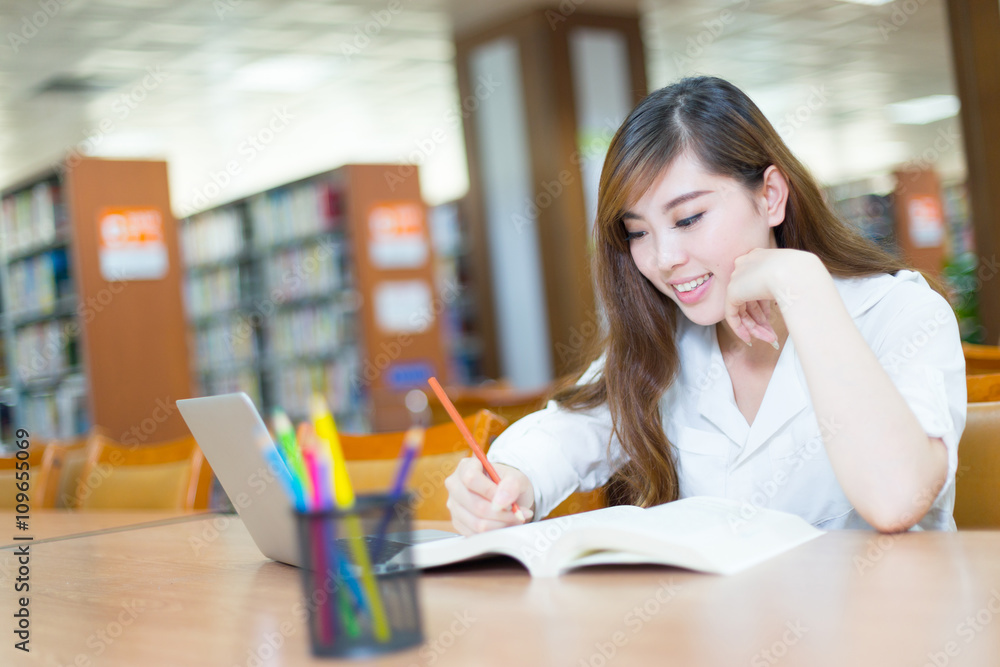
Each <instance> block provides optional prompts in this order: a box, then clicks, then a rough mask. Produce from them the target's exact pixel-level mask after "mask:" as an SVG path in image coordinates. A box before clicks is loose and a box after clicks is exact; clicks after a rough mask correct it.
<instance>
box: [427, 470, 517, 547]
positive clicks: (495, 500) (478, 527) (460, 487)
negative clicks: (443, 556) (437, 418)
mask: <svg viewBox="0 0 1000 667" xmlns="http://www.w3.org/2000/svg"><path fill="white" fill-rule="evenodd" d="M493 467H494V469H495V470H496V472H497V474H498V475H499V476H500V483H499V484H497V483H496V482H494V481H493V480H492V479H490V478H489V476H488V475H487V474H486V472H485V471H484V470H483V464H482V463H480V462H479V459H477V458H476V457H474V456H472V457H469V458H467V459H462V461H460V462H459V464H458V467H457V468H455V472H453V473H452V474H451V475H450V476H449V477H448V478H447V479H446V480H445V481H444V485H445V488H447V489H448V511H449V512H451V522H452V524H454V526H455V529H456V530H457V531H458V532H460V533H462V534H463V535H471V534H473V533H482V532H485V531H487V530H495V529H497V528H506V527H507V526H516V525H519V524H521V523H524V521H530V520H531V517H532V510H533V508H534V505H535V490H534V487H533V486H532V485H531V480H529V479H528V477H527V475H525V474H524V473H522V472H521V471H520V470H518V469H517V468H511V467H510V466H505V465H503V464H501V463H495V464H493ZM515 503H516V504H517V506H519V507H520V509H521V513H522V514H523V515H524V521H522V520H521V519H519V518H518V517H517V516H516V515H515V514H514V512H513V510H512V508H511V505H513V504H515Z"/></svg>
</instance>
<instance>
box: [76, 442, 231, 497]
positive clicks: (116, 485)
mask: <svg viewBox="0 0 1000 667" xmlns="http://www.w3.org/2000/svg"><path fill="white" fill-rule="evenodd" d="M211 484H212V470H211V468H210V467H209V465H208V462H207V461H205V455H204V454H202V452H201V449H200V448H199V447H198V444H197V443H196V442H195V440H194V438H192V437H190V436H189V437H184V438H179V439H177V440H173V441H170V442H166V443H160V444H152V445H122V444H120V443H118V442H115V441H114V440H111V439H110V438H108V437H106V436H104V435H101V434H95V435H93V436H91V438H90V442H89V443H88V445H87V459H86V461H85V462H84V464H83V469H82V470H81V472H80V479H79V483H78V485H77V491H76V502H77V506H78V507H80V508H81V509H98V508H100V509H109V508H114V509H204V508H207V507H208V499H209V492H210V490H211Z"/></svg>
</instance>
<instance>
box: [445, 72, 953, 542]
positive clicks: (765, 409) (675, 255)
mask: <svg viewBox="0 0 1000 667" xmlns="http://www.w3.org/2000/svg"><path fill="white" fill-rule="evenodd" d="M594 233H595V236H596V239H595V241H596V250H595V262H594V264H595V272H596V279H597V288H598V292H599V295H600V298H601V301H602V303H603V305H604V309H605V312H606V315H607V322H608V327H607V328H608V330H607V334H606V336H605V340H603V341H601V344H600V346H599V349H598V351H597V352H596V353H595V356H596V357H597V359H596V361H594V362H593V363H592V364H590V365H589V367H588V368H586V369H585V370H584V371H583V372H582V373H581V374H580V376H579V377H577V378H576V380H575V382H574V383H573V384H570V385H568V386H566V387H564V388H563V389H562V390H560V391H558V392H557V393H556V395H555V397H554V400H552V401H550V402H549V404H548V406H547V407H546V408H545V409H544V410H541V411H539V412H536V413H533V414H531V415H528V416H527V417H525V418H524V419H522V420H520V421H518V422H517V423H515V424H513V425H512V426H511V427H509V428H508V429H507V430H506V431H505V432H504V433H503V434H502V435H501V436H500V437H499V438H498V439H497V441H496V442H495V443H494V444H493V446H492V448H491V450H490V454H489V458H490V459H491V461H492V462H494V463H495V464H496V467H497V470H498V472H499V474H500V476H501V481H500V483H499V485H497V484H494V483H493V482H492V481H491V480H490V479H489V477H487V476H486V475H485V474H484V472H483V470H482V466H481V464H479V462H478V461H477V460H476V459H474V458H470V459H467V460H465V461H463V462H462V464H461V465H460V466H459V467H458V469H457V470H456V471H455V473H454V474H452V475H451V477H449V478H448V480H447V481H446V486H447V488H448V490H449V501H448V506H449V509H450V511H451V515H452V520H453V522H454V525H455V526H456V528H457V529H458V530H460V531H461V532H463V533H472V532H479V531H484V530H490V529H494V528H500V527H503V526H508V525H512V524H515V523H518V522H519V521H518V519H516V518H515V517H514V515H513V514H512V513H511V511H510V506H511V503H512V502H514V501H517V503H518V504H519V505H520V507H521V508H522V510H524V512H525V514H526V515H528V516H529V517H530V516H532V515H533V516H534V517H541V516H545V515H546V514H547V513H548V512H549V511H551V510H552V509H553V508H554V507H555V506H556V505H557V504H558V503H559V502H561V501H562V500H563V499H565V498H566V497H567V496H568V495H569V494H570V493H572V492H574V491H578V490H589V489H593V488H597V487H599V486H601V485H603V484H605V483H607V482H609V480H611V481H612V482H614V483H613V484H612V485H611V488H615V489H618V490H619V495H620V496H621V497H620V498H618V500H620V501H625V502H629V503H633V504H638V505H642V506H649V505H655V504H658V503H664V502H669V501H671V500H675V499H677V498H680V497H686V496H692V495H710V496H718V497H725V498H731V499H736V500H738V501H740V502H741V504H742V505H741V506H742V510H741V511H742V513H743V514H745V515H747V516H749V515H752V514H753V513H754V512H755V511H756V510H757V509H759V508H771V509H778V510H784V511H787V512H792V513H795V514H798V515H800V516H802V517H804V518H805V519H807V520H808V521H810V522H811V523H813V524H814V525H816V526H818V527H820V528H824V529H831V528H867V527H874V528H876V529H878V530H880V531H885V532H891V531H901V530H906V529H909V528H911V527H914V526H919V527H921V528H928V529H930V528H934V529H946V530H954V528H955V523H954V519H953V518H952V508H953V506H954V477H955V470H956V468H957V451H958V441H959V437H960V436H961V433H962V429H963V428H964V426H965V398H966V396H965V361H964V357H963V355H962V349H961V343H960V340H959V335H958V326H957V323H956V321H955V317H954V314H953V313H952V310H951V308H950V306H949V305H948V302H947V301H946V300H945V299H944V298H942V297H941V296H940V295H939V294H938V293H937V292H935V291H934V290H933V289H931V287H930V286H929V285H928V284H927V282H926V281H925V280H924V278H923V277H922V276H921V275H920V274H919V273H916V272H914V271H910V270H907V268H906V266H905V264H903V263H902V262H900V261H899V260H897V259H895V258H893V257H892V256H890V255H888V254H886V253H884V252H882V251H880V250H879V249H877V248H876V247H874V246H873V245H871V244H870V243H868V242H867V241H866V240H864V239H863V238H862V237H861V236H860V235H858V233H857V232H855V231H854V230H853V229H852V228H850V227H849V226H847V225H846V224H845V223H844V222H842V221H841V220H839V219H838V218H837V216H836V215H835V214H834V213H833V212H832V211H831V210H830V208H829V207H828V206H827V205H826V203H825V202H824V200H823V198H822V195H821V193H820V190H819V188H818V187H817V185H816V182H815V181H814V180H813V178H812V176H811V175H810V174H809V173H808V172H807V170H806V169H805V168H804V167H803V166H802V164H800V163H799V161H798V160H797V159H796V158H795V157H794V156H793V155H792V154H791V153H790V152H789V150H788V148H787V147H786V146H785V144H784V143H783V142H782V140H781V138H780V137H779V136H778V134H777V133H776V132H775V130H774V128H773V127H772V126H771V124H770V123H769V122H768V121H767V119H766V118H765V117H764V116H763V114H762V113H761V112H760V110H759V109H758V108H757V107H756V105H754V103H753V102H752V101H751V100H750V99H749V98H748V97H747V96H746V95H745V94H744V93H743V92H742V91H740V90H739V89H737V88H736V87H735V86H733V85H732V84H730V83H728V82H726V81H723V80H721V79H717V78H713V77H698V78H690V79H684V80H682V81H680V82H679V83H676V84H674V85H671V86H668V87H666V88H663V89H661V90H659V91H657V92H655V93H653V94H651V95H650V96H648V97H647V98H646V99H645V100H643V101H642V102H641V103H640V104H639V105H638V106H637V107H636V108H635V109H634V110H633V111H632V113H631V114H630V115H629V117H628V118H627V119H626V120H625V122H624V124H623V125H622V126H621V128H619V130H618V132H617V133H616V135H615V137H614V139H613V140H612V142H611V146H610V148H609V150H608V155H607V158H606V160H605V163H604V169H603V172H602V174H601V182H600V191H599V200H598V211H597V221H596V225H595V232H594Z"/></svg>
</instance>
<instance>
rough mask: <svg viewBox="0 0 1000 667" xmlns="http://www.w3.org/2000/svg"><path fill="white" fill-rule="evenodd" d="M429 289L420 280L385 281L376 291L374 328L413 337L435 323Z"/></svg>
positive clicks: (429, 287) (428, 286)
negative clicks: (375, 326) (412, 335)
mask: <svg viewBox="0 0 1000 667" xmlns="http://www.w3.org/2000/svg"><path fill="white" fill-rule="evenodd" d="M432 301H433V297H432V296H431V286H430V285H428V284H427V283H426V282H424V281H423V280H386V281H383V282H380V283H379V284H378V285H377V286H376V287H375V324H376V325H377V326H378V328H379V329H381V330H382V331H384V332H386V333H405V334H416V333H420V332H422V331H426V330H427V328H428V327H430V325H431V323H432V322H433V321H434V309H433V303H432Z"/></svg>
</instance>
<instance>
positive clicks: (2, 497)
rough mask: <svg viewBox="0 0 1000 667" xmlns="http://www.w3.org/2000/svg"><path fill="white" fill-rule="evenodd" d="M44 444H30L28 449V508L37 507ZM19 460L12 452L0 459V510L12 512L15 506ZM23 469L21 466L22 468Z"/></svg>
mask: <svg viewBox="0 0 1000 667" xmlns="http://www.w3.org/2000/svg"><path fill="white" fill-rule="evenodd" d="M46 448H47V445H46V444H42V443H36V442H32V443H31V447H30V448H29V449H28V458H27V459H26V460H27V463H28V471H27V472H28V477H29V480H28V481H29V486H30V488H29V491H28V498H29V503H28V505H29V507H30V508H35V507H38V505H37V504H36V500H35V499H36V498H38V497H39V493H38V480H39V479H40V478H41V477H42V471H41V468H42V458H43V457H44V456H45V449H46ZM19 460H25V459H18V458H17V457H16V456H15V454H14V453H13V452H12V453H11V454H9V455H7V456H3V457H0V508H2V509H8V510H12V509H14V508H15V507H16V506H17V504H18V503H17V492H18V488H17V483H18V482H19V481H23V480H19V479H18V478H17V473H18V472H19V471H18V466H17V463H18V461H19ZM22 467H23V466H22Z"/></svg>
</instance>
